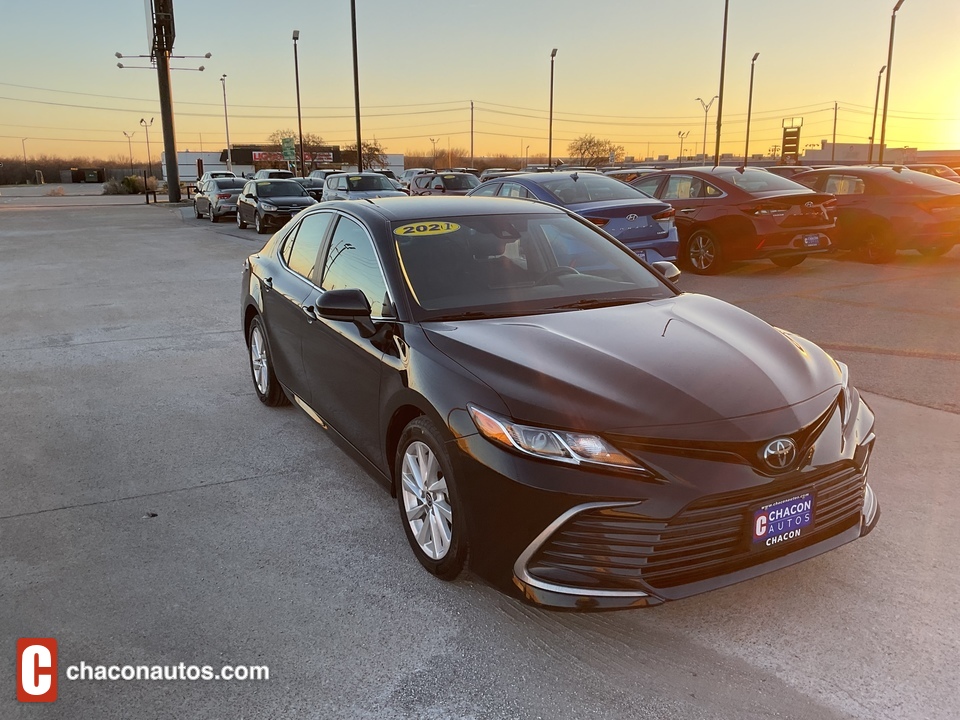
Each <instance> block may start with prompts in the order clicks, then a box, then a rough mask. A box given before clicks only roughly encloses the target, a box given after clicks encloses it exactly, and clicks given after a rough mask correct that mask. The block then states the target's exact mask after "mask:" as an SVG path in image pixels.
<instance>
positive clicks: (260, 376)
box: [247, 315, 289, 407]
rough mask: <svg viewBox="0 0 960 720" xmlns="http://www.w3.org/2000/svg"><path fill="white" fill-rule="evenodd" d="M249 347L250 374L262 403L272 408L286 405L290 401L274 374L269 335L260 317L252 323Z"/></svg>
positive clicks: (248, 336)
mask: <svg viewBox="0 0 960 720" xmlns="http://www.w3.org/2000/svg"><path fill="white" fill-rule="evenodd" d="M247 347H248V349H249V351H250V353H249V355H250V373H251V375H253V387H254V389H255V390H256V391H257V397H258V398H260V402H262V403H263V404H264V405H269V406H270V407H277V406H279V405H286V404H287V403H288V402H289V400H287V396H286V395H284V393H283V388H281V387H280V383H279V382H277V376H276V374H274V372H273V356H272V355H271V354H270V346H269V345H268V344H267V333H266V332H265V331H264V329H263V321H262V320H261V319H260V316H259V315H258V316H256V317H255V318H253V321H252V322H251V323H250V332H249V334H248V335H247Z"/></svg>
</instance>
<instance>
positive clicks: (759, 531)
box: [753, 515, 767, 538]
mask: <svg viewBox="0 0 960 720" xmlns="http://www.w3.org/2000/svg"><path fill="white" fill-rule="evenodd" d="M753 532H754V537H758V538H762V537H763V536H764V535H766V534H767V516H766V515H761V516H760V517H758V518H757V526H756V527H755V528H754V530H753Z"/></svg>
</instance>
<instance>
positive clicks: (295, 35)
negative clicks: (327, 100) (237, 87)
mask: <svg viewBox="0 0 960 720" xmlns="http://www.w3.org/2000/svg"><path fill="white" fill-rule="evenodd" d="M299 39H300V31H299V30H294V31H293V74H294V77H295V78H296V81H297V132H298V133H299V134H300V177H306V175H305V174H304V169H305V168H304V166H303V118H302V117H301V115H300V60H299V58H298V57H297V40H299ZM224 98H226V85H224ZM224 108H226V100H224ZM224 113H226V110H224Z"/></svg>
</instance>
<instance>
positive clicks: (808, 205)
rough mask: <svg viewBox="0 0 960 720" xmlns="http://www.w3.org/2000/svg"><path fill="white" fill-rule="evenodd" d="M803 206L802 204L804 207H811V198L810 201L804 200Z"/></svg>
mask: <svg viewBox="0 0 960 720" xmlns="http://www.w3.org/2000/svg"><path fill="white" fill-rule="evenodd" d="M803 206H804V207H813V200H810V201H808V202H805V203H804V204H803Z"/></svg>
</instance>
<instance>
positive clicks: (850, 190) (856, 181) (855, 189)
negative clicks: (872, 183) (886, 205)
mask: <svg viewBox="0 0 960 720" xmlns="http://www.w3.org/2000/svg"><path fill="white" fill-rule="evenodd" d="M863 189H864V185H863V180H861V179H860V178H858V177H856V176H854V175H841V174H837V173H833V174H830V175H827V182H826V183H825V184H824V186H823V191H824V192H828V193H831V194H832V195H863Z"/></svg>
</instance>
